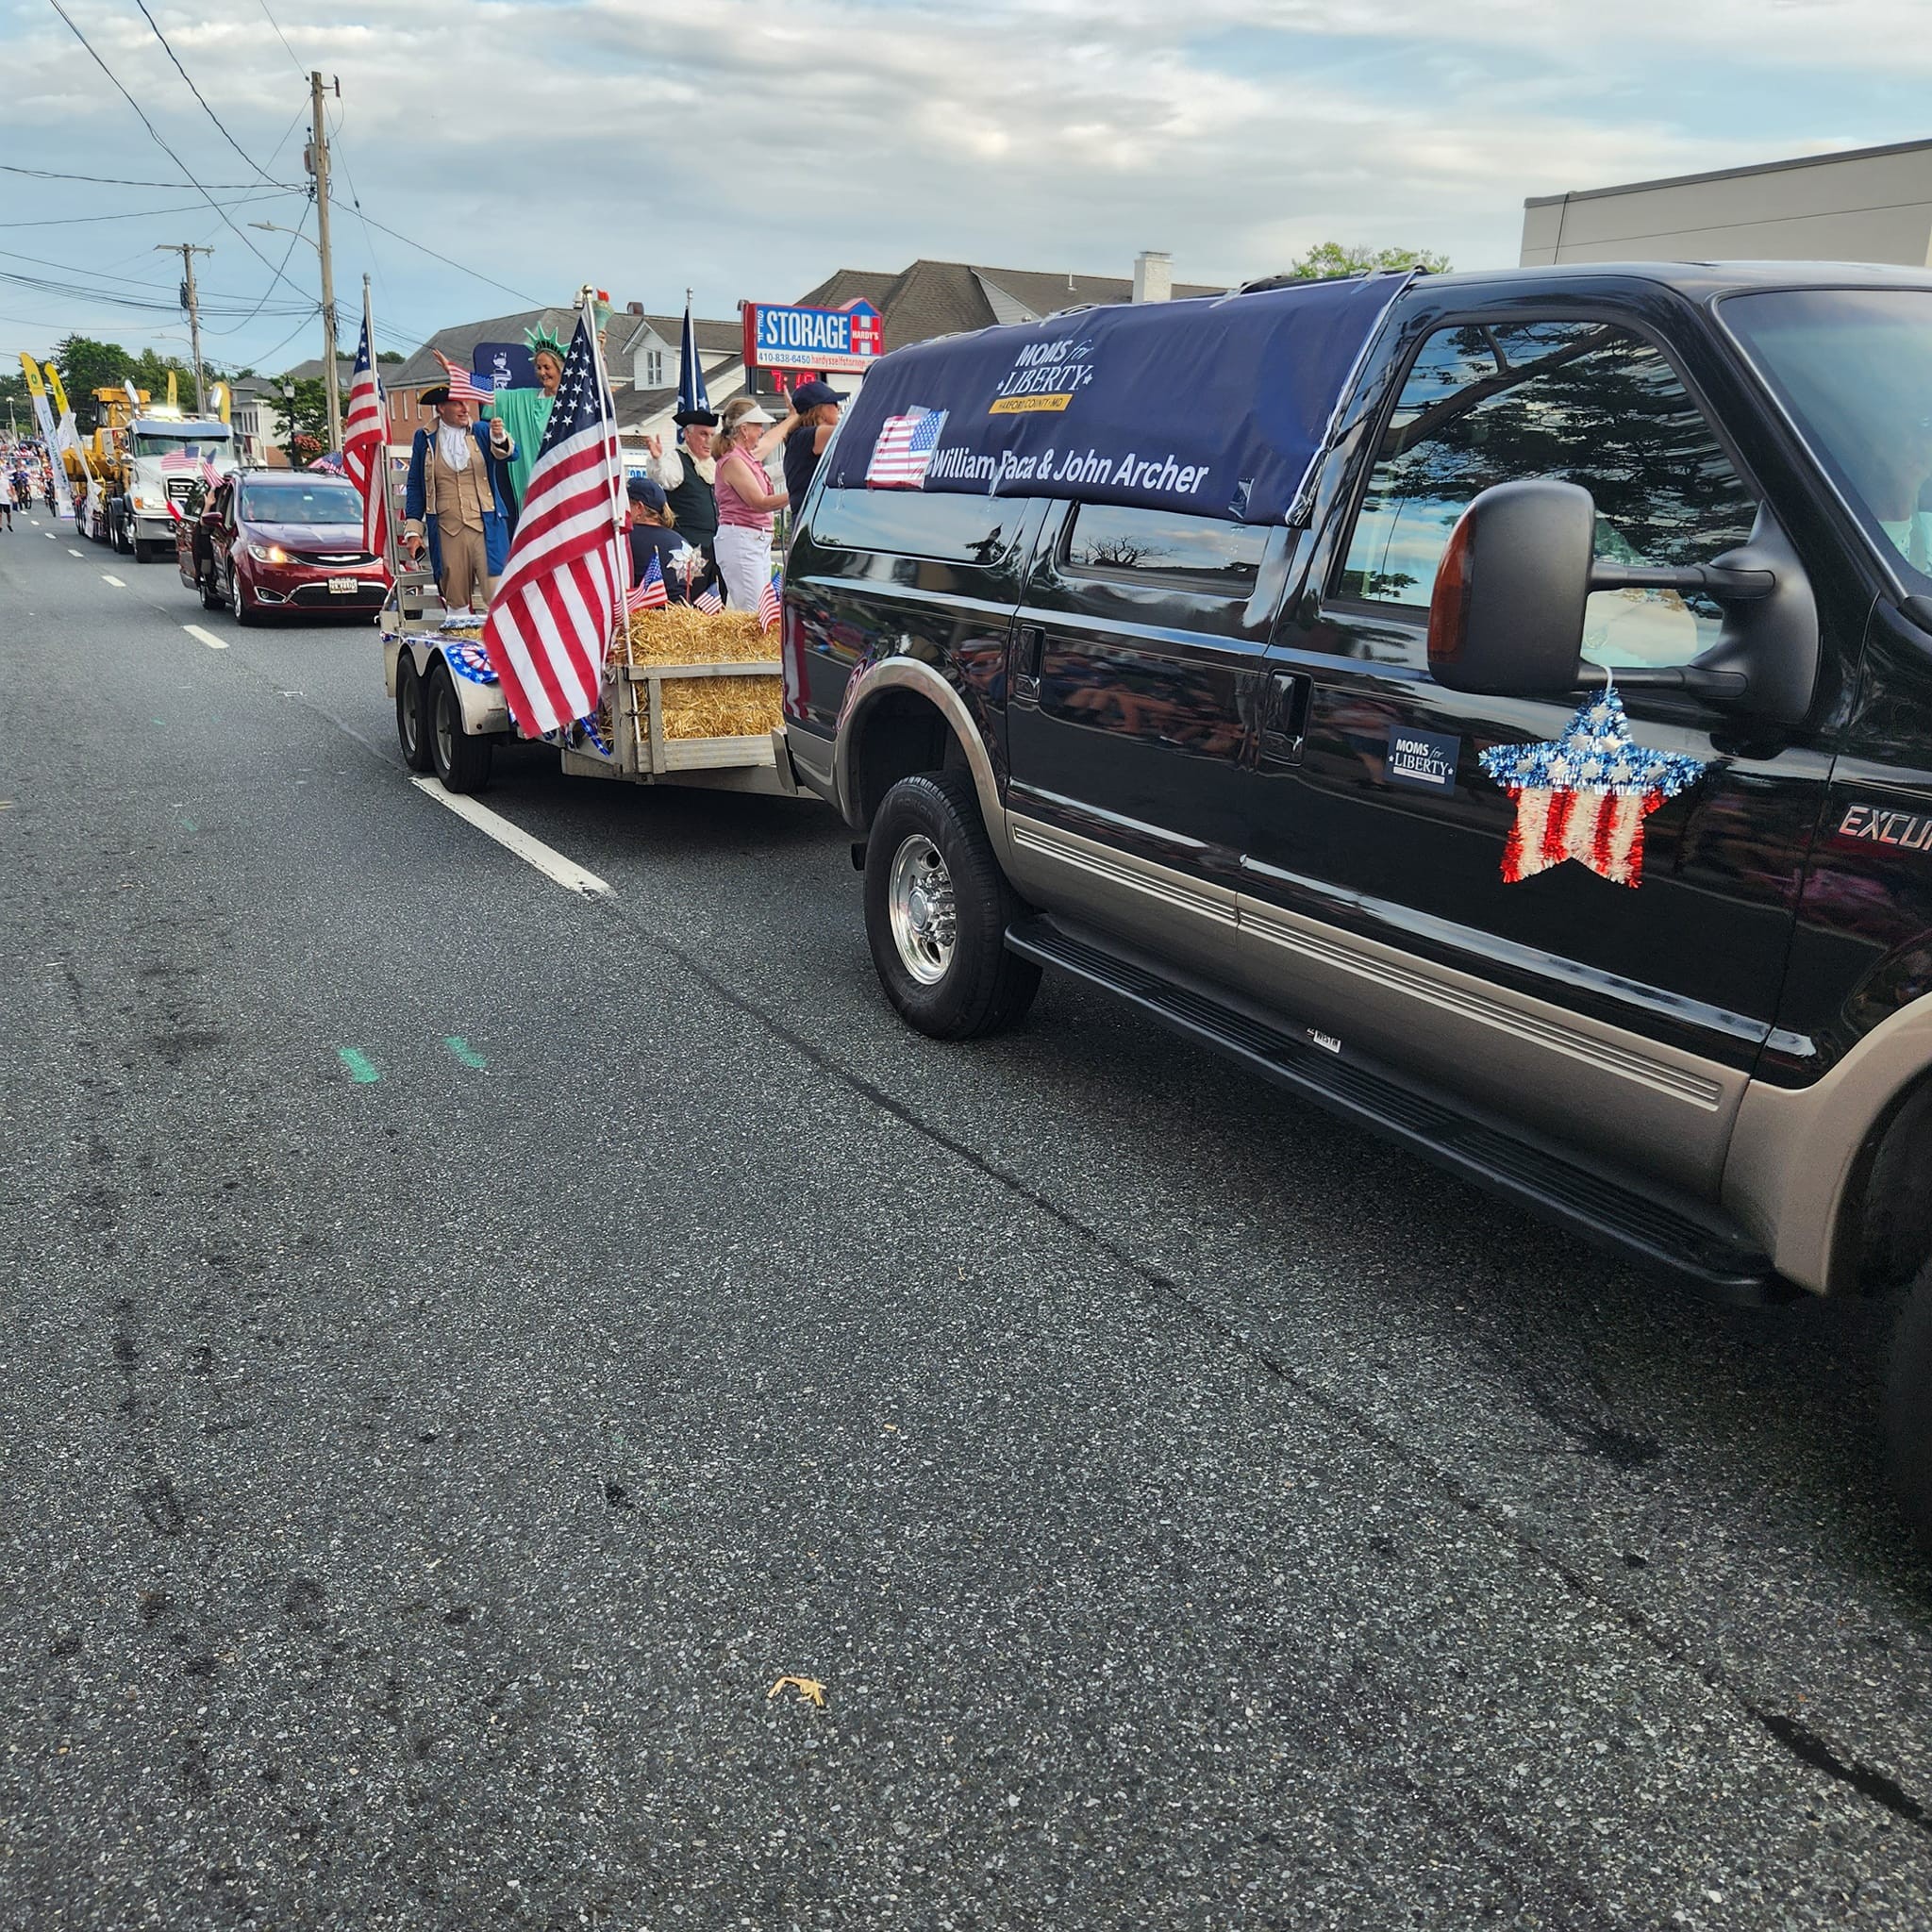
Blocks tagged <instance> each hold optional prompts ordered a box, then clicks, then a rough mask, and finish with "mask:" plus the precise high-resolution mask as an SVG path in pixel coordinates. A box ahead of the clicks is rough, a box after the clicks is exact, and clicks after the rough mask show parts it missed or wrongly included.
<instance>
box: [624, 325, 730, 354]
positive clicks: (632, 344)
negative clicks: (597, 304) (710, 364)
mask: <svg viewBox="0 0 1932 1932" xmlns="http://www.w3.org/2000/svg"><path fill="white" fill-rule="evenodd" d="M621 323H628V324H629V325H630V326H629V327H628V328H627V329H625V331H624V332H623V333H622V334H621V335H620V333H619V328H618V325H619V324H621ZM646 331H653V332H655V333H656V334H657V335H658V337H659V338H660V339H661V340H662V341H666V342H668V343H669V344H670V345H671V347H672V348H673V349H674V350H675V348H676V347H677V345H678V343H679V341H680V340H681V339H682V337H683V335H684V317H683V316H682V315H613V316H612V317H611V318H610V326H609V327H608V329H606V330H605V332H604V349H605V353H606V355H607V356H609V357H611V358H616V357H618V356H628V355H630V354H631V352H632V351H633V350H634V349H635V348H636V347H637V345H638V343H639V342H640V341H641V340H642V339H643V337H644V335H645V333H646ZM691 333H692V334H693V335H695V336H696V337H697V339H698V354H699V355H700V356H712V355H724V356H735V355H737V354H738V352H739V351H740V350H741V349H742V348H743V347H744V328H743V325H742V324H741V323H739V322H737V321H731V322H711V321H708V320H707V319H706V318H705V317H704V316H701V315H694V316H692V317H691Z"/></svg>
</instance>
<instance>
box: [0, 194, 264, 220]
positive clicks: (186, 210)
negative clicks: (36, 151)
mask: <svg viewBox="0 0 1932 1932" xmlns="http://www.w3.org/2000/svg"><path fill="white" fill-rule="evenodd" d="M300 192H301V191H300V190H299V189H295V188H280V189H277V190H276V191H275V193H273V194H244V195H242V197H241V198H240V199H239V200H236V201H231V202H229V203H228V204H227V205H228V207H230V208H252V207H254V206H255V204H256V203H258V202H263V201H286V200H287V199H288V198H289V196H290V195H291V194H297V193H300ZM201 207H202V203H200V202H198V201H190V202H181V203H176V204H175V207H173V208H124V209H122V211H121V212H120V213H119V214H112V215H45V216H42V218H41V219H40V220H38V221H32V222H0V228H68V227H75V226H77V225H79V224H80V223H82V222H137V221H144V220H145V219H146V218H147V217H148V216H149V215H185V214H193V213H195V212H196V211H197V210H198V209H199V208H201Z"/></svg>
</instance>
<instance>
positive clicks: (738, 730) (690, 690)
mask: <svg viewBox="0 0 1932 1932" xmlns="http://www.w3.org/2000/svg"><path fill="white" fill-rule="evenodd" d="M784 722H785V716H784V700H783V696H782V694H781V692H780V690H779V684H778V680H777V679H776V678H775V677H769V676H767V677H672V678H666V679H665V681H664V736H665V737H666V738H762V737H766V736H768V735H769V734H770V733H772V732H774V731H775V730H777V728H778V726H779V725H780V724H783V723H784Z"/></svg>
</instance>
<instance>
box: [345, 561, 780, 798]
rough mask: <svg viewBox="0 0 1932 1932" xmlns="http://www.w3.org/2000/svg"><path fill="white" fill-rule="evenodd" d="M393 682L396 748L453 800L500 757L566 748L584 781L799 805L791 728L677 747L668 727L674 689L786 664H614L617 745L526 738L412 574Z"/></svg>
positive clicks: (476, 784)
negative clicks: (683, 788) (747, 795)
mask: <svg viewBox="0 0 1932 1932" xmlns="http://www.w3.org/2000/svg"><path fill="white" fill-rule="evenodd" d="M379 622H380V625H381V630H382V666H383V683H384V688H385V689H386V690H387V691H388V693H389V695H390V697H391V700H392V702H393V703H394V705H395V708H396V739H397V741H398V743H399V744H400V745H401V746H402V751H403V757H404V759H405V761H406V762H407V763H408V766H409V769H410V770H411V771H415V772H429V771H434V772H435V774H437V776H438V777H439V778H440V779H441V781H442V784H443V786H444V788H445V789H446V790H448V791H480V790H481V789H482V788H483V787H484V786H485V785H487V784H488V783H489V782H490V774H491V765H492V763H493V761H494V757H495V752H496V748H497V746H498V745H499V744H505V743H529V742H543V743H549V744H554V745H555V746H556V747H557V750H558V755H559V758H560V760H561V766H562V769H563V770H564V771H565V772H566V773H568V774H570V775H571V776H573V777H580V778H609V779H615V780H618V781H619V782H621V783H625V784H630V785H688V786H698V787H702V788H705V789H708V790H710V791H750V792H759V793H764V794H767V795H769V796H772V797H777V798H796V797H798V796H800V788H799V783H798V779H797V777H796V775H795V774H794V773H793V771H792V767H791V753H790V751H789V749H788V748H787V745H786V742H785V729H784V726H783V725H779V726H778V727H777V728H776V729H774V730H773V731H771V732H754V733H745V734H742V735H734V736H731V737H724V738H676V737H673V736H672V735H670V733H669V732H668V731H667V729H666V719H667V710H666V705H665V696H664V687H665V686H666V685H667V684H671V683H675V682H678V681H681V680H684V679H688V678H706V677H776V676H777V675H779V672H780V664H779V660H778V658H776V657H775V656H774V657H772V658H753V659H740V660H736V661H732V662H723V663H701V664H655V663H654V664H626V663H612V664H610V665H608V668H607V673H606V675H607V679H608V682H607V685H606V691H607V698H608V710H609V724H610V731H609V735H608V738H602V739H601V741H600V736H599V735H592V734H591V733H590V732H587V731H585V730H583V729H582V728H581V727H575V728H574V729H572V730H571V731H568V732H559V733H554V734H551V735H550V736H548V737H546V738H544V739H542V740H541V741H536V740H527V739H525V737H524V735H523V734H522V732H520V731H519V730H518V729H517V726H516V724H515V722H514V721H513V720H512V718H511V717H510V713H509V706H508V703H507V702H506V701H505V699H504V695H503V688H502V687H501V685H499V684H497V683H496V682H495V680H494V679H493V677H489V676H487V675H484V676H479V675H478V673H477V663H476V659H477V658H478V657H479V656H480V654H479V653H478V652H477V651H476V650H475V637H474V636H470V635H466V634H465V633H464V632H462V631H459V630H452V629H451V628H449V627H448V614H447V613H446V612H445V611H444V609H443V608H442V603H441V598H440V597H438V595H437V593H436V588H435V584H434V582H433V580H432V579H431V578H430V576H429V575H428V573H427V572H425V571H413V570H409V569H408V568H405V569H404V570H403V571H402V572H401V573H400V574H399V575H398V576H397V578H396V582H395V587H394V589H393V590H392V591H391V592H390V596H389V600H388V601H387V602H386V603H385V604H384V606H383V609H382V614H381V618H380V620H379Z"/></svg>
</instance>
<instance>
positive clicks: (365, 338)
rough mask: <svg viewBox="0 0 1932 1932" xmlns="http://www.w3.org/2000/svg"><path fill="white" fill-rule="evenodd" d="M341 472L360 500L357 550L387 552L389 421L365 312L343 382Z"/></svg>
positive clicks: (377, 555)
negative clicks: (346, 392)
mask: <svg viewBox="0 0 1932 1932" xmlns="http://www.w3.org/2000/svg"><path fill="white" fill-rule="evenodd" d="M342 470H343V473H344V474H345V475H347V476H348V479H349V481H350V482H351V483H353V484H354V485H355V486H356V490H357V492H358V494H359V495H360V497H361V498H362V547H363V549H364V550H366V551H368V552H369V554H370V555H371V556H372V557H386V556H387V555H388V554H389V423H388V420H387V418H386V417H385V416H384V414H383V409H382V388H381V385H380V384H379V383H378V382H377V381H376V379H375V358H373V357H372V356H371V355H370V353H369V314H368V311H367V310H366V309H365V310H364V311H363V314H362V340H361V341H360V342H359V343H358V345H357V348H356V373H355V375H353V376H351V377H350V379H349V409H348V414H347V415H345V416H344V417H343V418H342Z"/></svg>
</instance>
